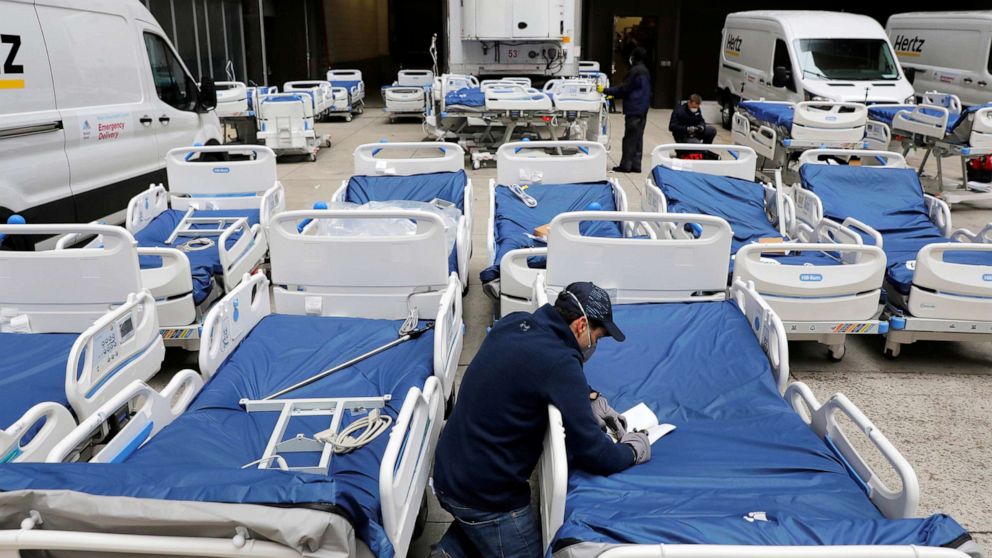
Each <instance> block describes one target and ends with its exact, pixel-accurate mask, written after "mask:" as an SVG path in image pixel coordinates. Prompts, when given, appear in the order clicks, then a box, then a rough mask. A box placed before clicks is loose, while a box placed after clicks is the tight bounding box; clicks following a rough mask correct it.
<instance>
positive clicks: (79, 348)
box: [65, 291, 165, 419]
mask: <svg viewBox="0 0 992 558" xmlns="http://www.w3.org/2000/svg"><path fill="white" fill-rule="evenodd" d="M164 359H165V344H164V343H163V342H162V336H161V335H159V323H158V315H157V313H156V308H155V299H153V298H152V296H151V295H150V294H148V292H147V291H145V292H142V293H140V294H132V295H130V296H129V297H128V299H127V302H126V303H125V304H124V305H122V306H120V307H118V308H116V309H114V310H113V311H111V312H108V313H107V314H106V315H104V316H103V317H101V318H100V319H98V320H97V321H96V322H95V323H94V324H93V325H92V326H91V327H90V328H89V329H87V330H86V331H84V332H83V333H82V334H81V335H80V336H79V337H78V338H77V339H76V342H75V343H74V344H73V346H72V349H71V350H70V352H69V360H68V362H67V365H66V378H65V394H66V396H67V397H68V399H69V404H70V405H71V406H72V408H73V410H74V411H75V412H76V416H77V417H79V418H80V419H85V418H86V417H88V416H89V415H90V414H92V413H93V412H94V411H95V410H96V409H97V408H99V407H100V406H101V405H103V404H104V403H105V402H106V401H107V400H109V399H110V397H111V396H113V395H115V394H116V393H118V392H120V391H121V390H122V389H124V387H125V386H127V385H128V384H130V383H131V382H133V381H136V380H137V381H148V380H150V379H151V378H152V377H153V376H155V374H157V373H158V371H159V369H160V368H161V366H162V361H163V360H164Z"/></svg>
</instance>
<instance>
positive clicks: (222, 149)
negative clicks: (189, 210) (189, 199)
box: [165, 145, 276, 196]
mask: <svg viewBox="0 0 992 558" xmlns="http://www.w3.org/2000/svg"><path fill="white" fill-rule="evenodd" d="M208 153H222V154H225V155H238V156H246V155H247V156H249V157H252V158H250V159H246V160H243V161H239V160H235V161H200V160H196V158H197V156H200V157H201V158H202V156H203V155H205V154H208ZM165 168H166V170H167V171H168V173H169V191H170V192H171V193H172V194H173V195H180V196H203V195H217V194H257V193H261V192H265V191H267V190H268V189H269V188H272V187H273V186H275V184H276V154H275V153H273V151H272V150H271V149H269V148H268V147H264V146H261V145H241V146H235V145H208V146H203V147H178V148H176V149H172V150H170V151H169V153H168V154H167V155H166V156H165Z"/></svg>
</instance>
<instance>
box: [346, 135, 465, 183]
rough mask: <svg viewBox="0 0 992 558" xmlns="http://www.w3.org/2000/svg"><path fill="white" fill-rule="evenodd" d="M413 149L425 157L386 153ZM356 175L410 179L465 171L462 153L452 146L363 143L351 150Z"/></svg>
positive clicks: (408, 142) (446, 143) (412, 143)
mask: <svg viewBox="0 0 992 558" xmlns="http://www.w3.org/2000/svg"><path fill="white" fill-rule="evenodd" d="M410 150H416V152H417V154H424V153H427V154H430V155H431V156H429V157H424V156H420V157H390V153H403V152H404V151H407V152H408V151H410ZM354 160H355V170H354V173H355V174H356V175H366V176H373V175H378V174H388V175H399V176H410V175H414V174H426V173H432V172H456V171H459V170H462V169H463V168H465V150H464V149H462V147H461V146H460V145H458V144H456V143H448V142H443V143H442V142H416V141H404V142H396V143H366V144H364V145H359V146H358V147H356V148H355V155H354Z"/></svg>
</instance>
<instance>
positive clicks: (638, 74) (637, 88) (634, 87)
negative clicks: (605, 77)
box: [603, 62, 651, 114]
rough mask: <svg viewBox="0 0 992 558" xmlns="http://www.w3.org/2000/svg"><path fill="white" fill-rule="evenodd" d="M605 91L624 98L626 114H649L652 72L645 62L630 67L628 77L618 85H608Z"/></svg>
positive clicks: (618, 97)
mask: <svg viewBox="0 0 992 558" xmlns="http://www.w3.org/2000/svg"><path fill="white" fill-rule="evenodd" d="M603 93H605V94H607V95H611V96H613V97H615V98H617V99H623V113H624V114H647V113H648V109H649V108H651V74H650V73H649V72H648V67H647V66H645V65H644V62H636V63H634V65H633V66H632V67H631V68H630V72H629V73H628V74H627V79H625V80H624V81H623V84H621V85H618V86H616V87H607V88H606V89H604V90H603Z"/></svg>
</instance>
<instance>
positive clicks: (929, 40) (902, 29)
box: [885, 11, 992, 105]
mask: <svg viewBox="0 0 992 558" xmlns="http://www.w3.org/2000/svg"><path fill="white" fill-rule="evenodd" d="M885 29H886V31H888V33H889V40H890V41H891V42H892V46H893V47H894V49H895V51H896V56H898V57H899V62H900V63H901V64H902V67H903V69H904V70H905V71H906V77H908V78H909V81H910V82H912V84H913V87H914V88H915V89H916V94H917V96H920V97H922V96H923V94H924V93H926V92H928V91H939V92H941V93H950V94H952V95H957V96H958V98H959V99H961V102H962V103H963V104H965V105H980V104H983V103H988V102H990V101H992V11H981V12H980V11H974V12H917V13H908V14H895V15H893V16H891V17H890V18H889V22H888V24H886V26H885Z"/></svg>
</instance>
